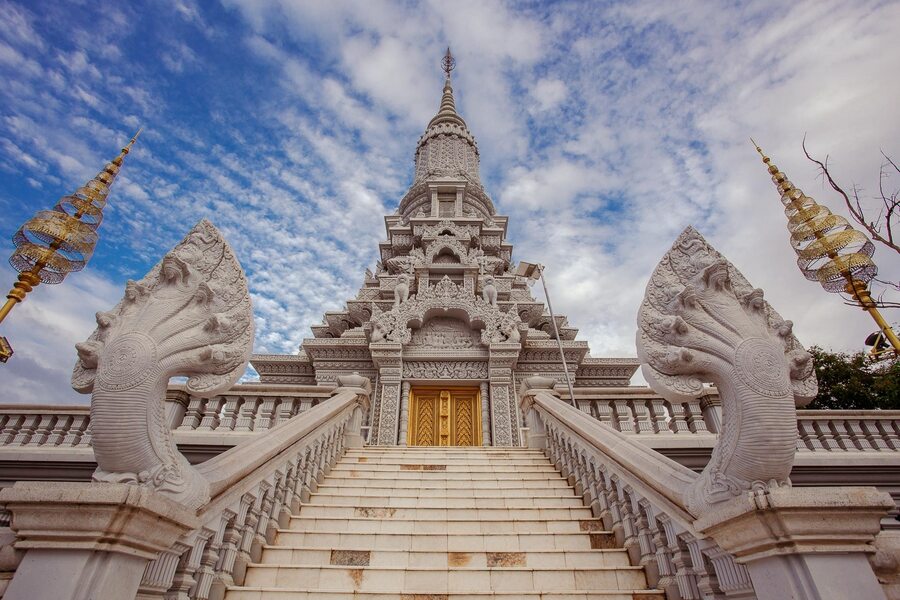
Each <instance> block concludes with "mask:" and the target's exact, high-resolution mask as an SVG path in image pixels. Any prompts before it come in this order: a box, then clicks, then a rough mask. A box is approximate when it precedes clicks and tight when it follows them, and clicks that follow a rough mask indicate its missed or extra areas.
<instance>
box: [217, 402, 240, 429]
mask: <svg viewBox="0 0 900 600" xmlns="http://www.w3.org/2000/svg"><path fill="white" fill-rule="evenodd" d="M243 402H244V397H243V396H232V395H226V396H225V407H224V408H223V409H222V418H221V419H220V420H219V429H220V430H233V429H234V428H235V426H236V425H237V419H238V413H239V412H240V410H241V404H242V403H243Z"/></svg>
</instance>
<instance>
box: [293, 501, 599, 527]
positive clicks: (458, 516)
mask: <svg viewBox="0 0 900 600" xmlns="http://www.w3.org/2000/svg"><path fill="white" fill-rule="evenodd" d="M312 500H313V501H312V502H310V503H309V504H305V505H304V506H303V507H302V508H301V510H300V514H299V515H297V516H295V517H293V519H310V518H327V519H346V518H350V517H370V518H376V519H397V520H415V521H453V520H470V521H501V520H506V521H532V520H541V521H552V520H570V519H590V518H591V517H592V516H593V515H591V511H590V509H587V508H584V507H583V506H582V507H578V508H568V507H560V508H544V507H533V506H532V507H528V508H474V507H453V508H434V507H416V508H408V507H378V506H335V505H332V504H324V503H320V501H318V499H317V498H316V497H313V498H312Z"/></svg>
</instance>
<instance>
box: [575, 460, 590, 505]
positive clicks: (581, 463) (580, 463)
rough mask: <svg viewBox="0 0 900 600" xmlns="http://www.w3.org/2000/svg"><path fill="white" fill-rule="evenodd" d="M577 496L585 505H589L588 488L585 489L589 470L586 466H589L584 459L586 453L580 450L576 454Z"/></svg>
mask: <svg viewBox="0 0 900 600" xmlns="http://www.w3.org/2000/svg"><path fill="white" fill-rule="evenodd" d="M574 464H575V495H576V496H581V501H582V502H583V503H585V504H588V503H589V502H590V501H589V496H588V492H587V488H586V487H585V486H586V485H587V483H588V477H587V468H586V467H585V465H586V464H587V460H586V459H585V457H584V451H583V450H581V449H579V450H577V451H576V453H575V459H574Z"/></svg>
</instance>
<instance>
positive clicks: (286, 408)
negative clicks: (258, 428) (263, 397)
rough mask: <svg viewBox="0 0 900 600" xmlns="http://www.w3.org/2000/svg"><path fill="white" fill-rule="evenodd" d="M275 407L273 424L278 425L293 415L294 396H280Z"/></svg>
mask: <svg viewBox="0 0 900 600" xmlns="http://www.w3.org/2000/svg"><path fill="white" fill-rule="evenodd" d="M280 400H281V401H280V402H279V403H278V408H276V409H275V424H276V425H280V424H281V423H284V422H285V421H287V420H289V419H290V418H291V417H293V416H294V398H289V397H288V398H281V399H280Z"/></svg>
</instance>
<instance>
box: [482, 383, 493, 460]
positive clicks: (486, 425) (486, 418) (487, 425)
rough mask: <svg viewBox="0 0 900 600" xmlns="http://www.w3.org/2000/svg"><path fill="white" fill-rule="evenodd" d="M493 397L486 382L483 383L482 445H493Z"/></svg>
mask: <svg viewBox="0 0 900 600" xmlns="http://www.w3.org/2000/svg"><path fill="white" fill-rule="evenodd" d="M490 401H491V395H490V391H489V390H488V384H487V382H486V381H483V382H481V445H482V446H490V445H491V409H490Z"/></svg>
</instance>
